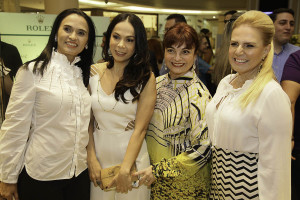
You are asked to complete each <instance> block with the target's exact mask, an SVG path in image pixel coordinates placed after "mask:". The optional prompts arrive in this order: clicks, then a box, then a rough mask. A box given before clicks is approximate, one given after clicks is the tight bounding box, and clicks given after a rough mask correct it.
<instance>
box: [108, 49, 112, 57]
mask: <svg viewBox="0 0 300 200" xmlns="http://www.w3.org/2000/svg"><path fill="white" fill-rule="evenodd" d="M107 53H108V56H112V54H111V51H110V48H109V49H108V51H107Z"/></svg>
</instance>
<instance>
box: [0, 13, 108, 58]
mask: <svg viewBox="0 0 300 200" xmlns="http://www.w3.org/2000/svg"><path fill="white" fill-rule="evenodd" d="M55 17H56V15H52V14H28V13H5V12H1V13H0V36H1V40H2V41H4V42H6V43H9V44H13V45H14V46H16V47H17V48H18V50H19V52H20V54H21V58H22V61H23V63H25V62H26V61H29V60H32V59H34V58H36V57H37V56H38V55H39V54H40V53H41V52H42V50H43V49H44V48H45V46H46V44H47V42H48V38H49V35H50V32H51V29H52V25H53V22H54V20H55ZM91 18H92V20H93V22H94V24H95V27H96V52H95V57H94V62H97V61H98V60H100V59H101V58H102V56H101V53H102V49H101V47H100V45H101V43H102V37H103V32H104V31H106V29H107V27H108V24H109V18H108V17H101V16H92V17H91Z"/></svg>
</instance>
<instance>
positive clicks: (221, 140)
mask: <svg viewBox="0 0 300 200" xmlns="http://www.w3.org/2000/svg"><path fill="white" fill-rule="evenodd" d="M235 77H236V75H228V76H226V77H225V78H224V79H222V81H221V82H220V83H219V86H218V89H217V92H216V94H215V95H214V97H213V99H212V100H211V101H210V103H209V104H208V105H207V107H206V120H207V124H208V133H209V136H210V139H211V141H212V145H213V146H216V147H218V148H222V149H226V150H229V151H237V152H248V153H258V157H259V158H258V190H259V199H263V200H281V199H288V198H289V197H290V195H291V194H290V189H291V184H290V183H291V134H292V115H291V110H290V101H289V98H288V96H287V95H286V94H285V92H284V91H283V90H282V88H281V86H280V85H279V84H278V83H277V82H276V81H275V80H271V81H270V82H269V83H267V84H266V86H265V87H264V89H263V90H262V92H261V94H260V95H259V97H258V98H257V100H256V101H255V103H250V104H249V105H248V106H247V107H246V108H245V109H244V110H242V109H241V108H240V107H239V98H240V96H241V95H242V94H243V93H244V92H245V91H246V90H247V89H248V88H249V87H250V86H251V84H252V83H253V80H248V81H246V82H245V83H244V85H243V86H242V87H241V88H238V89H234V88H233V87H232V85H231V84H230V82H231V81H232V80H233V79H234V78H235ZM218 104H219V106H218ZM217 107H218V108H217ZM229 156H230V155H229ZM212 170H218V169H216V168H212Z"/></svg>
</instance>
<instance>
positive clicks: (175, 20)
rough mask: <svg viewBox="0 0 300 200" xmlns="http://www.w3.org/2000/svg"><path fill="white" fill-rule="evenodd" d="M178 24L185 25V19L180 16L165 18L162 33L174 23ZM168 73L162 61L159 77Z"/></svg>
mask: <svg viewBox="0 0 300 200" xmlns="http://www.w3.org/2000/svg"><path fill="white" fill-rule="evenodd" d="M179 22H184V23H187V22H186V19H185V17H184V16H183V15H181V14H171V15H169V16H168V17H167V21H166V24H165V30H164V32H165V33H166V32H167V31H168V30H169V29H170V28H171V27H172V26H174V25H175V24H176V23H179ZM168 71H169V70H168V68H167V67H166V65H165V62H164V60H163V63H162V67H161V69H160V71H159V75H163V74H166V73H168Z"/></svg>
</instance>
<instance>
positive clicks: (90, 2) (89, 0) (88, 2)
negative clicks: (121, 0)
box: [79, 0, 120, 7]
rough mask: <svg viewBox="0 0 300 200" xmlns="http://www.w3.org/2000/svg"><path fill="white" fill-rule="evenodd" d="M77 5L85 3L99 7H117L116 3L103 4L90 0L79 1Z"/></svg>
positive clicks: (102, 2)
mask: <svg viewBox="0 0 300 200" xmlns="http://www.w3.org/2000/svg"><path fill="white" fill-rule="evenodd" d="M79 3H85V4H90V5H93V6H101V7H102V6H116V5H118V4H117V3H112V2H108V3H105V2H104V1H92V0H79ZM119 5H120V4H119Z"/></svg>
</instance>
